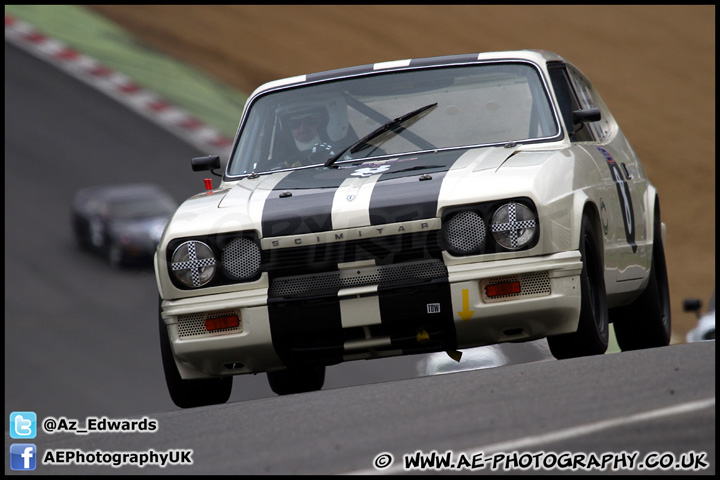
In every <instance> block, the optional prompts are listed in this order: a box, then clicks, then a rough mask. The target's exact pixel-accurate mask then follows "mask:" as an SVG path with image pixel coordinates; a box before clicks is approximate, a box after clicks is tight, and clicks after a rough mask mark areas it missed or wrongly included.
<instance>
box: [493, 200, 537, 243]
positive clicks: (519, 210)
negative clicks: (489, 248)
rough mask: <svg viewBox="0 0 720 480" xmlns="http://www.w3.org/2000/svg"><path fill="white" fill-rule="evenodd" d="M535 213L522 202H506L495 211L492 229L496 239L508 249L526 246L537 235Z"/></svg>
mask: <svg viewBox="0 0 720 480" xmlns="http://www.w3.org/2000/svg"><path fill="white" fill-rule="evenodd" d="M536 230H537V220H536V218H535V214H534V213H533V212H532V210H530V209H529V208H528V207H526V206H525V205H523V204H522V203H514V202H512V203H506V204H505V205H503V206H502V207H500V208H498V209H497V210H496V211H495V214H494V215H493V217H492V221H491V222H490V231H491V232H492V234H493V238H494V239H495V241H496V242H497V243H498V244H499V245H501V246H502V247H504V248H507V249H508V250H517V249H519V248H523V247H524V246H526V245H527V244H528V243H529V242H530V241H531V240H532V239H533V237H534V236H535V231H536Z"/></svg>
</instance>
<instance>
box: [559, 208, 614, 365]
mask: <svg viewBox="0 0 720 480" xmlns="http://www.w3.org/2000/svg"><path fill="white" fill-rule="evenodd" d="M600 251H601V250H600V242H599V240H598V237H597V231H596V229H595V228H594V226H593V223H592V221H591V220H590V217H589V216H587V215H583V219H582V226H581V229H580V254H581V255H582V261H583V269H582V272H581V273H580V296H581V306H580V319H579V322H578V329H577V331H576V332H574V333H566V334H563V335H555V336H551V337H548V339H547V341H548V345H549V347H550V353H552V355H553V356H554V357H555V358H557V359H564V358H575V357H583V356H589V355H600V354H603V353H605V352H606V351H607V347H608V334H609V330H610V325H609V317H608V308H607V295H606V292H605V276H604V268H603V261H602V257H601V254H600Z"/></svg>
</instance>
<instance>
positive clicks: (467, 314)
mask: <svg viewBox="0 0 720 480" xmlns="http://www.w3.org/2000/svg"><path fill="white" fill-rule="evenodd" d="M462 297H463V300H462V303H463V309H462V312H457V313H458V315H460V318H462V319H463V320H464V321H466V322H467V321H468V320H470V319H471V318H472V316H473V313H475V310H470V292H469V291H468V289H467V288H463V291H462Z"/></svg>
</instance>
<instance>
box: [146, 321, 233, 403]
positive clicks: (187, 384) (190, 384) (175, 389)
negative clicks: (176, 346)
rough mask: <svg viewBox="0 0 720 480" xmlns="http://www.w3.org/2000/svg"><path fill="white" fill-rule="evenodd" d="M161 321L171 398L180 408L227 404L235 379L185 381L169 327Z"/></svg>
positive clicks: (162, 342) (166, 378) (161, 339)
mask: <svg viewBox="0 0 720 480" xmlns="http://www.w3.org/2000/svg"><path fill="white" fill-rule="evenodd" d="M159 321H160V353H161V354H162V363H163V370H164V371H165V383H166V384H167V388H168V391H169V392H170V398H172V401H173V403H174V404H175V405H177V406H178V407H180V408H194V407H202V406H204V405H216V404H219V403H225V402H227V401H228V399H229V398H230V393H231V392H232V381H233V377H220V378H206V379H200V380H183V379H182V378H181V377H180V372H178V369H177V366H176V365H175V359H174V358H173V354H172V350H171V347H170V338H169V337H168V332H167V326H166V325H165V322H163V320H162V318H159Z"/></svg>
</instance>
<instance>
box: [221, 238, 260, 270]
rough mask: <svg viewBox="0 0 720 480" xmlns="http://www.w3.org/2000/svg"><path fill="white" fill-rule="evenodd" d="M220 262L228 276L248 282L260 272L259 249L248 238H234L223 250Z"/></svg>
mask: <svg viewBox="0 0 720 480" xmlns="http://www.w3.org/2000/svg"><path fill="white" fill-rule="evenodd" d="M222 262H223V266H224V267H225V272H226V273H227V274H228V275H229V276H231V277H233V278H234V279H235V280H249V279H251V278H253V277H254V276H255V275H257V272H258V270H260V247H259V246H258V244H257V243H255V242H253V241H252V240H251V239H249V238H245V237H239V238H236V239H234V240H233V241H231V242H230V243H228V244H227V245H226V246H225V248H223V254H222Z"/></svg>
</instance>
